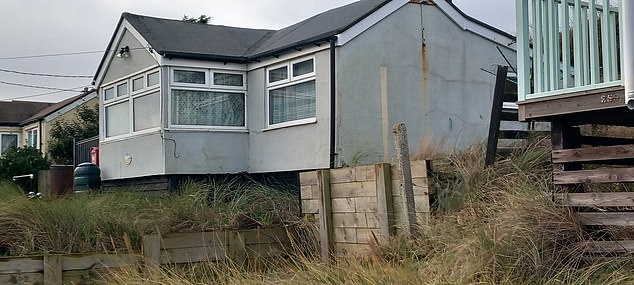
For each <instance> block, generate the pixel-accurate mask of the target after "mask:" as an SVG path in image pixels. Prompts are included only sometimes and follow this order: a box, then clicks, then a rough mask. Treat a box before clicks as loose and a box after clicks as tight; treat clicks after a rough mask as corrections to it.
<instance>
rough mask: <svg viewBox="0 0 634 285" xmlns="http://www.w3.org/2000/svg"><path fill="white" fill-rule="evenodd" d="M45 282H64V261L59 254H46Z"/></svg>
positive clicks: (49, 284) (54, 284) (50, 283)
mask: <svg viewBox="0 0 634 285" xmlns="http://www.w3.org/2000/svg"><path fill="white" fill-rule="evenodd" d="M44 284H45V285H61V284H62V262H61V258H60V256H59V255H46V256H44Z"/></svg>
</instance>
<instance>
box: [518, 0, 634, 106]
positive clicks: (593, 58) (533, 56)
mask: <svg viewBox="0 0 634 285" xmlns="http://www.w3.org/2000/svg"><path fill="white" fill-rule="evenodd" d="M516 1H517V2H516V9H517V56H518V73H519V75H518V99H519V101H524V100H528V99H534V98H543V97H547V96H557V95H562V94H566V93H572V92H579V91H586V90H590V89H597V88H602V87H611V86H618V85H622V84H623V81H622V74H623V63H622V62H623V48H622V43H621V42H622V41H621V36H620V35H623V33H622V32H621V31H620V30H621V27H623V25H622V17H621V16H620V15H622V13H620V8H621V1H633V0H584V1H581V0H516Z"/></svg>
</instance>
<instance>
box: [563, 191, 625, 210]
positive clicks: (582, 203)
mask: <svg viewBox="0 0 634 285" xmlns="http://www.w3.org/2000/svg"><path fill="white" fill-rule="evenodd" d="M553 198H554V200H555V202H557V203H559V204H561V205H562V206H566V207H634V192H597V193H555V194H554V196H553Z"/></svg>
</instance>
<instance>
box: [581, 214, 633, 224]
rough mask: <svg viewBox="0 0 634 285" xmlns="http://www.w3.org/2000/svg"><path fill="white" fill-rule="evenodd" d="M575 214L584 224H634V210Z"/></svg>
mask: <svg viewBox="0 0 634 285" xmlns="http://www.w3.org/2000/svg"><path fill="white" fill-rule="evenodd" d="M575 216H576V217H577V220H578V221H579V223H581V224H582V225H584V226H634V213H633V212H584V213H576V214H575Z"/></svg>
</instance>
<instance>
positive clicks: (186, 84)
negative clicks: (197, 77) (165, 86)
mask: <svg viewBox="0 0 634 285" xmlns="http://www.w3.org/2000/svg"><path fill="white" fill-rule="evenodd" d="M177 70H182V71H195V72H204V73H205V83H204V84H198V83H183V82H176V81H174V78H175V77H176V76H174V73H175V72H176V71H177ZM169 73H170V85H171V86H188V87H210V86H211V83H210V80H209V79H210V78H209V69H205V68H191V67H171V68H170V71H169Z"/></svg>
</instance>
